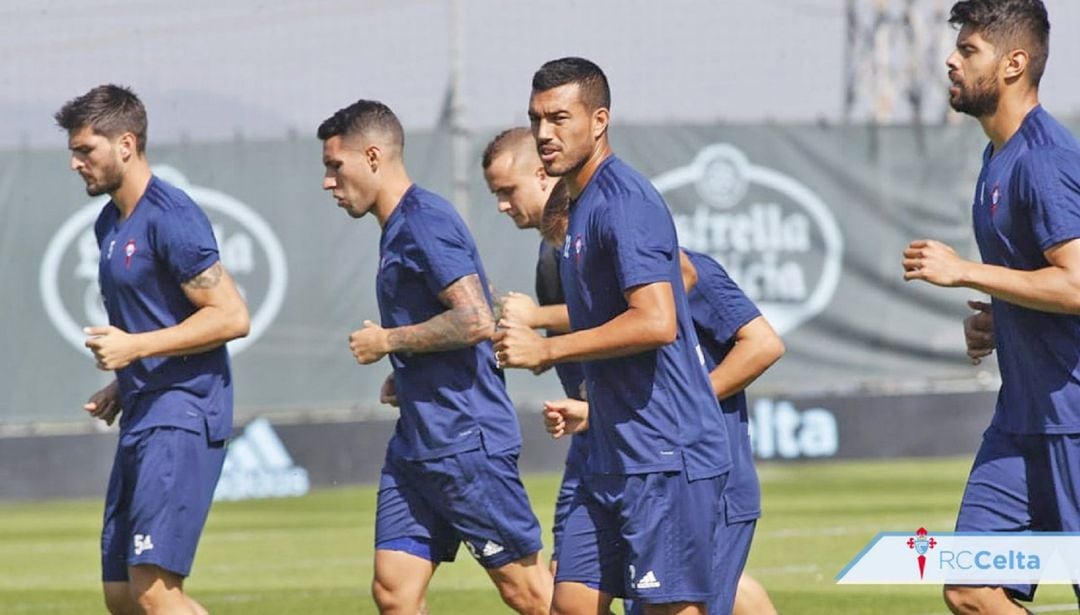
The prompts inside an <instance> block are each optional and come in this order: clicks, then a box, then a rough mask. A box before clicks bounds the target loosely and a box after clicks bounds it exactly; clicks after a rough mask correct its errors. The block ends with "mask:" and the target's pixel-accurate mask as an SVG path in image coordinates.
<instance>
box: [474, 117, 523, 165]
mask: <svg viewBox="0 0 1080 615" xmlns="http://www.w3.org/2000/svg"><path fill="white" fill-rule="evenodd" d="M532 138H533V136H532V130H530V129H528V128H525V127H522V126H518V127H517V128H509V129H507V130H504V131H502V132H500V133H499V134H497V135H495V138H494V139H492V140H491V143H488V144H487V147H485V148H484V155H483V156H482V157H481V159H480V166H481V167H482V168H483V169H484V170H485V171H486V170H487V169H488V167H490V166H491V163H492V162H494V161H495V158H496V157H498V156H499V154H502V153H503V152H505V151H507V150H509V149H513V148H514V147H516V146H517V145H518V144H519V143H521V141H522V140H523V139H530V140H531V139H532Z"/></svg>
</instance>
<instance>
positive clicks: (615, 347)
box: [494, 282, 678, 369]
mask: <svg viewBox="0 0 1080 615" xmlns="http://www.w3.org/2000/svg"><path fill="white" fill-rule="evenodd" d="M625 297H626V303H627V308H626V310H625V311H624V312H622V313H621V314H619V315H618V316H616V317H614V318H612V319H611V320H609V321H607V322H606V323H604V324H602V325H600V326H598V327H593V328H592V329H582V330H580V331H574V332H572V333H567V334H566V335H559V336H556V337H548V338H544V337H540V336H539V335H538V334H537V333H536V332H535V331H533V330H532V329H529V328H528V327H525V326H523V325H521V324H518V323H510V322H507V323H502V322H500V326H503V325H505V326H506V328H505V329H501V330H499V331H498V332H496V334H495V337H494V340H495V350H496V353H497V354H496V356H497V357H498V358H499V361H500V363H501V364H502V365H503V366H505V367H525V368H529V369H535V368H538V367H546V366H548V365H551V364H553V363H563V362H567V361H587V360H592V359H610V358H615V357H625V356H628V355H633V354H638V353H641V352H646V351H648V350H652V349H654V348H658V347H660V346H663V345H665V344H670V343H672V342H674V341H675V337H676V335H677V334H678V324H677V322H676V312H675V297H674V294H673V293H672V290H671V284H669V283H668V282H654V283H651V284H643V285H641V286H635V287H633V288H631V289H630V290H628V291H627V292H626V294H625Z"/></svg>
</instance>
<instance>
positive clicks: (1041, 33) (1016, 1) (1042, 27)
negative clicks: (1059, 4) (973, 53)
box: [949, 0, 1050, 86]
mask: <svg viewBox="0 0 1080 615" xmlns="http://www.w3.org/2000/svg"><path fill="white" fill-rule="evenodd" d="M949 23H951V24H952V25H953V26H955V27H957V28H963V27H964V26H971V27H972V28H974V29H975V30H976V31H977V32H979V34H981V35H982V36H983V38H985V39H986V40H987V41H988V42H989V43H990V44H991V45H993V46H994V47H995V48H996V49H997V50H998V51H999V52H1002V53H1003V52H1006V51H1010V50H1011V49H1016V48H1022V49H1024V51H1027V53H1028V57H1030V58H1031V61H1030V63H1029V64H1028V73H1029V75H1030V78H1031V83H1032V84H1033V85H1036V86H1038V85H1039V81H1040V80H1041V79H1042V76H1043V71H1045V70H1046V59H1047V58H1048V57H1049V55H1050V18H1049V17H1047V15H1046V7H1045V6H1044V5H1043V3H1042V0H962V1H961V2H957V3H956V4H954V5H953V7H952V10H951V11H950V12H949Z"/></svg>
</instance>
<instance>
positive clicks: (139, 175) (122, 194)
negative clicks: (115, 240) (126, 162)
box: [109, 158, 152, 218]
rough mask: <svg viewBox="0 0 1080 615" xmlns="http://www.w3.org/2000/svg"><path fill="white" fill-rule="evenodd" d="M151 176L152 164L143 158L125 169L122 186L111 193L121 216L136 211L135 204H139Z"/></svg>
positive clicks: (125, 216) (124, 216)
mask: <svg viewBox="0 0 1080 615" xmlns="http://www.w3.org/2000/svg"><path fill="white" fill-rule="evenodd" d="M151 177H152V173H151V172H150V165H149V164H147V162H146V160H145V159H143V158H140V159H139V160H136V161H135V162H133V163H132V164H131V166H129V167H128V168H127V169H126V170H125V171H124V179H123V181H122V182H121V183H120V187H119V188H117V189H116V190H115V191H114V192H112V193H110V194H109V196H110V197H112V202H113V204H114V205H116V207H117V209H119V210H120V217H121V218H127V217H128V216H130V215H131V212H133V211H135V206H136V205H138V204H139V199H141V198H142V196H143V194H144V193H145V192H146V186H147V185H148V184H149V183H150V178H151Z"/></svg>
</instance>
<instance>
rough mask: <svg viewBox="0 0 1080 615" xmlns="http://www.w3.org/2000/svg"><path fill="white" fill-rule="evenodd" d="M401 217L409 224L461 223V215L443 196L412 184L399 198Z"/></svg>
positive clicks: (454, 224)
mask: <svg viewBox="0 0 1080 615" xmlns="http://www.w3.org/2000/svg"><path fill="white" fill-rule="evenodd" d="M399 207H401V208H402V212H401V213H402V214H403V218H404V219H405V221H406V223H407V224H409V225H410V226H412V225H415V224H418V223H419V224H440V223H441V224H450V225H453V226H457V225H458V224H461V223H462V220H461V216H460V215H459V214H458V212H457V210H456V209H455V208H454V206H453V205H452V204H451V203H450V201H447V200H446V199H444V198H443V197H441V196H439V195H438V194H435V193H434V192H431V191H429V190H425V189H423V188H421V187H420V186H416V185H414V186H413V187H411V188H409V191H408V192H406V193H405V196H404V197H402V199H401V205H399Z"/></svg>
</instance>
